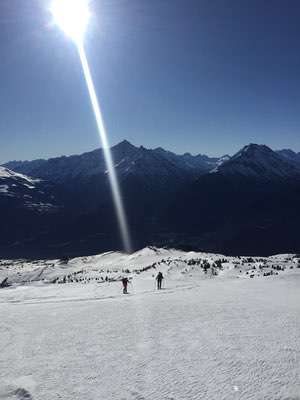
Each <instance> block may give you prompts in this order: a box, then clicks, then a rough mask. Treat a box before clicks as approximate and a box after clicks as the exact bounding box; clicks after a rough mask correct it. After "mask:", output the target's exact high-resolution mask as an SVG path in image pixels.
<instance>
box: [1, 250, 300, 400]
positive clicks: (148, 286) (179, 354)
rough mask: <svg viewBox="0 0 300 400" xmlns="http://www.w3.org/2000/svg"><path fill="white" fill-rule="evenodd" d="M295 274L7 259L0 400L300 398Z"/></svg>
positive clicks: (156, 261) (158, 259) (275, 263)
mask: <svg viewBox="0 0 300 400" xmlns="http://www.w3.org/2000/svg"><path fill="white" fill-rule="evenodd" d="M298 266H299V258H298V257H297V256H295V255H278V256H273V257H269V258H263V257H253V258H247V257H224V256H221V255H214V254H204V253H194V252H190V253H184V252H182V251H179V250H166V249H155V248H146V249H143V250H141V251H139V252H137V253H135V254H133V255H131V256H128V255H124V254H121V253H106V254H102V255H99V256H92V257H83V258H77V259H73V260H51V261H50V260H49V261H35V262H26V261H24V260H23V261H22V260H18V261H14V262H12V261H9V260H2V261H1V262H0V283H1V282H2V281H3V280H4V279H5V278H8V280H7V282H8V284H9V285H11V286H10V287H8V288H4V289H1V290H0V399H23V400H24V399H35V400H50V399H51V400H54V399H64V400H69V399H70V400H71V399H72V400H76V399H78V400H79V399H80V400H113V399H118V400H143V399H146V400H164V399H166V400H171V399H173V400H191V399H213V400H219V399H220V400H221V399H228V400H229V399H251V400H252V399H257V400H261V399H270V400H279V399H280V400H288V399H289V400H296V399H300V337H299V331H300V291H299V285H300V268H298ZM205 270H206V272H205ZM158 271H162V272H163V274H164V276H165V282H164V289H163V290H162V291H156V290H155V280H154V277H155V275H156V274H157V272H158ZM122 276H127V277H129V278H130V279H131V282H132V284H131V285H129V292H130V294H128V295H123V294H122V290H121V289H122V288H121V283H120V279H121V277H122Z"/></svg>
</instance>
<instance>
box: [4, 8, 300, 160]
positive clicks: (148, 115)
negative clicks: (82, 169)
mask: <svg viewBox="0 0 300 400" xmlns="http://www.w3.org/2000/svg"><path fill="white" fill-rule="evenodd" d="M49 3H50V2H49V1H48V0H26V1H25V0H1V2H0V29H1V34H0V50H1V63H0V88H1V92H0V106H1V118H0V143H1V146H0V162H5V161H8V160H12V159H34V158H44V157H52V156H59V155H62V154H67V155H68V154H73V153H81V152H84V151H89V150H92V149H94V148H96V147H99V146H100V143H99V138H98V134H97V129H96V124H95V122H94V117H93V114H92V111H91V107H90V103H89V99H88V95H87V90H86V87H85V83H84V80H83V77H82V73H81V67H80V63H79V59H78V56H77V52H76V48H75V47H74V45H73V43H72V42H71V41H70V40H69V39H68V38H67V37H65V36H64V34H63V33H62V32H61V31H60V30H59V29H57V27H55V26H53V24H52V23H51V15H50V13H49V11H48V8H49ZM91 9H92V12H93V18H92V21H91V25H90V27H89V31H88V34H87V37H86V51H87V54H88V58H89V61H90V64H91V69H92V73H93V77H94V80H95V85H96V88H97V92H98V95H99V100H100V103H101V106H102V110H103V114H104V118H105V122H106V126H107V129H108V132H109V138H110V142H111V144H116V143H118V142H119V141H121V140H123V139H127V140H129V141H131V142H132V143H133V144H136V145H144V146H145V147H152V148H153V147H158V146H162V147H164V148H166V149H169V150H172V151H175V152H178V153H183V152H186V151H189V152H191V153H193V154H195V153H205V154H209V155H222V154H225V153H229V154H232V153H234V152H236V151H238V150H239V149H240V148H241V147H242V146H243V145H245V144H247V143H249V142H256V143H264V144H267V145H269V146H271V147H272V148H274V149H279V148H287V147H289V148H292V149H294V150H295V151H300V139H299V136H300V135H299V132H300V24H299V21H300V3H299V1H294V0H286V1H284V2H283V1H282V0H280V1H279V0H278V1H277V0H276V1H273V0H259V1H257V0H223V1H221V0H152V1H149V0H91Z"/></svg>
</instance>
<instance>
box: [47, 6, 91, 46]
mask: <svg viewBox="0 0 300 400" xmlns="http://www.w3.org/2000/svg"><path fill="white" fill-rule="evenodd" d="M50 9H51V12H52V15H53V17H54V21H55V23H56V24H57V25H58V26H59V27H60V28H61V29H62V30H63V31H64V32H65V33H66V34H67V35H68V36H70V37H71V38H72V39H73V40H75V41H76V42H78V41H81V40H82V39H83V37H84V34H85V32H86V29H87V26H88V23H89V20H90V17H91V14H90V10H89V4H88V0H53V1H52V3H51V7H50Z"/></svg>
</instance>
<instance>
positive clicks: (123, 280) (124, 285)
mask: <svg viewBox="0 0 300 400" xmlns="http://www.w3.org/2000/svg"><path fill="white" fill-rule="evenodd" d="M122 283H123V294H127V293H128V292H127V285H128V283H129V280H128V278H125V277H124V278H122Z"/></svg>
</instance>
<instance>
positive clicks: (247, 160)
mask: <svg viewBox="0 0 300 400" xmlns="http://www.w3.org/2000/svg"><path fill="white" fill-rule="evenodd" d="M212 172H213V173H221V174H223V175H240V176H245V177H251V178H258V179H268V180H269V179H274V178H281V179H282V178H291V177H294V176H300V167H297V166H296V165H294V164H293V163H291V162H289V160H286V159H283V158H282V157H281V156H280V155H279V154H277V153H276V152H275V151H273V150H271V149H270V148H269V147H268V146H266V145H258V144H254V143H251V144H249V145H247V146H245V147H243V148H242V149H241V150H240V151H238V152H237V153H236V154H235V155H234V156H233V157H231V159H230V160H228V161H227V162H225V163H223V164H222V165H220V166H218V167H217V168H215V169H214V170H213V171H212Z"/></svg>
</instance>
